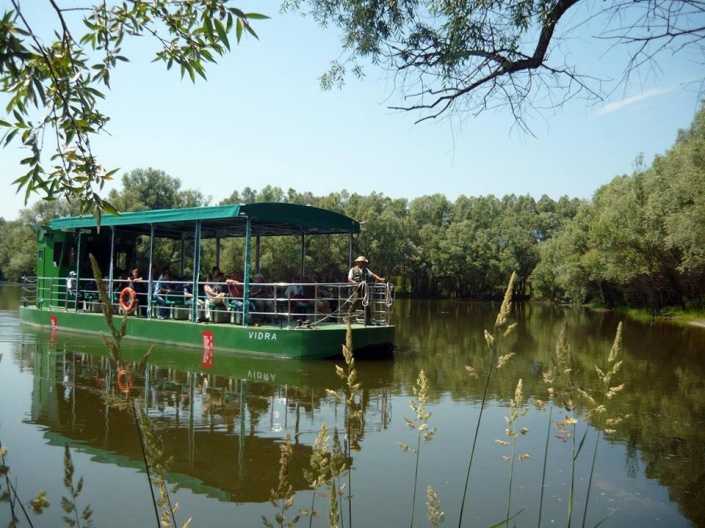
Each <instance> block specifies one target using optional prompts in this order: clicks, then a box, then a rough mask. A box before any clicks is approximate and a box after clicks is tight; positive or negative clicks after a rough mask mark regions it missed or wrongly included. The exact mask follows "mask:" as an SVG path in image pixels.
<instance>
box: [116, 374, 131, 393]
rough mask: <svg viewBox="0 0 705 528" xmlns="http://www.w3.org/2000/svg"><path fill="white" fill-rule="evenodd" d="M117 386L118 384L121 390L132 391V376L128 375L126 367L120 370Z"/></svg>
mask: <svg viewBox="0 0 705 528" xmlns="http://www.w3.org/2000/svg"><path fill="white" fill-rule="evenodd" d="M117 386H118V389H120V392H124V393H125V394H127V393H128V392H130V389H131V388H132V382H131V381H130V378H129V377H128V376H127V372H126V371H125V369H120V370H119V371H118V375H117Z"/></svg>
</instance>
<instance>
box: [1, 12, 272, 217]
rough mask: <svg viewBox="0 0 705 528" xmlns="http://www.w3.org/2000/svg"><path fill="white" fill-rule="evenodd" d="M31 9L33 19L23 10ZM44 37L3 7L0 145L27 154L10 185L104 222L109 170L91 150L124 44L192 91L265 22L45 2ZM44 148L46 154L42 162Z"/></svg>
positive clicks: (250, 16) (236, 15) (237, 15)
mask: <svg viewBox="0 0 705 528" xmlns="http://www.w3.org/2000/svg"><path fill="white" fill-rule="evenodd" d="M33 8H34V9H37V8H36V7H34V6H33ZM44 9H46V10H50V12H51V14H52V15H53V16H54V25H55V27H54V28H52V30H53V31H51V32H49V34H48V36H47V35H44V34H41V33H40V32H39V30H38V29H37V27H35V26H36V25H35V24H33V23H32V21H31V20H30V18H31V17H30V16H29V11H30V8H26V7H25V5H24V4H23V2H22V1H21V0H10V8H9V9H8V8H5V10H4V12H3V14H2V17H1V18H0V90H2V92H4V93H5V94H7V95H8V97H9V102H8V103H7V105H6V108H5V115H0V128H2V129H4V134H3V136H2V145H3V146H5V147H7V146H8V145H15V144H19V145H21V146H22V147H24V148H25V149H26V150H27V153H28V154H27V156H26V157H25V158H24V159H23V160H22V165H23V166H24V167H25V169H26V172H25V173H24V174H20V175H18V177H17V179H16V180H15V181H14V183H15V185H17V187H18V189H19V190H22V191H24V193H25V200H28V199H29V197H30V196H31V195H32V193H39V194H40V195H41V196H43V197H45V198H48V199H53V198H57V197H60V196H64V197H66V198H68V199H70V200H76V201H77V203H78V204H79V206H80V210H81V212H93V213H94V214H95V215H96V216H98V217H99V216H100V212H101V210H107V211H112V212H114V210H115V209H114V207H113V206H112V205H111V204H110V203H109V202H107V201H105V200H104V198H103V196H102V195H101V194H102V189H103V186H104V184H105V182H106V181H108V180H110V179H111V178H112V176H113V175H114V174H115V172H116V169H108V168H105V167H103V166H102V165H101V163H100V161H99V158H98V155H97V153H96V152H94V149H93V146H92V144H91V140H92V138H93V137H95V135H96V134H99V133H101V132H103V131H104V129H105V128H106V125H107V123H108V121H109V116H107V115H105V114H103V113H102V112H101V110H100V106H99V102H100V100H101V99H103V98H104V91H105V90H106V89H109V88H110V80H111V77H112V75H113V73H114V72H115V68H116V66H117V64H118V63H119V62H124V61H127V60H128V58H127V57H126V56H125V55H123V52H122V47H123V44H124V42H125V41H126V40H127V39H129V38H138V37H149V38H152V39H153V41H154V42H155V43H156V44H157V46H158V49H157V51H156V54H155V57H154V60H155V61H159V62H163V63H164V64H165V65H166V67H167V69H170V68H172V67H174V66H177V67H178V69H179V70H180V73H181V76H182V77H183V76H188V77H189V78H190V79H191V80H192V81H195V80H196V77H202V78H204V79H205V78H206V65H207V64H208V63H213V62H215V61H216V58H217V57H219V56H222V55H223V54H225V53H226V52H228V51H229V50H230V46H231V39H234V40H235V41H237V42H239V41H240V39H241V37H242V35H243V33H246V32H247V33H250V34H251V35H253V36H255V37H256V34H255V32H254V30H253V29H252V27H251V21H252V20H259V19H263V18H266V17H265V16H263V15H260V14H257V13H245V12H243V11H241V10H240V9H238V8H236V7H231V5H230V3H229V2H228V0H193V1H188V2H174V1H171V0H150V1H144V2H122V3H113V2H96V3H95V4H94V5H90V4H89V5H85V6H80V7H60V6H59V5H58V4H57V3H56V2H54V1H49V2H46V6H45V8H44ZM45 141H48V143H49V144H50V145H55V147H51V149H53V152H52V153H51V154H49V155H47V154H46V153H45V152H44V151H45V143H44V142H45Z"/></svg>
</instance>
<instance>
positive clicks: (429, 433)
mask: <svg viewBox="0 0 705 528" xmlns="http://www.w3.org/2000/svg"><path fill="white" fill-rule="evenodd" d="M413 393H414V396H416V398H417V400H413V399H412V400H411V401H410V402H409V406H410V407H411V410H412V411H414V412H415V413H416V418H415V419H414V420H411V419H409V418H404V422H405V423H406V425H407V427H408V428H409V429H411V430H412V431H415V432H416V447H415V448H414V447H411V446H410V445H409V444H407V443H404V442H398V444H399V446H400V447H401V448H402V450H403V451H404V452H405V453H407V452H411V453H413V454H414V455H415V459H416V460H415V464H414V491H413V493H412V498H411V521H410V522H409V528H413V526H414V513H415V511H416V490H417V487H418V482H419V459H420V458H421V456H420V455H421V442H422V441H423V442H424V443H425V444H426V443H428V442H430V441H431V440H433V435H434V434H435V432H436V429H435V428H433V429H429V427H428V421H429V419H430V418H431V413H430V412H428V411H427V410H426V406H427V405H428V379H427V378H426V374H425V373H424V371H423V370H421V372H419V377H418V378H417V379H416V385H415V386H414V387H413ZM427 493H429V494H432V500H431V504H432V506H431V507H433V508H436V507H437V506H438V507H440V501H438V497H437V496H436V495H435V492H433V488H431V487H430V486H429V488H428V490H427ZM431 507H429V509H431Z"/></svg>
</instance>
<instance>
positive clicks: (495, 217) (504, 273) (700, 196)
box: [0, 109, 705, 316]
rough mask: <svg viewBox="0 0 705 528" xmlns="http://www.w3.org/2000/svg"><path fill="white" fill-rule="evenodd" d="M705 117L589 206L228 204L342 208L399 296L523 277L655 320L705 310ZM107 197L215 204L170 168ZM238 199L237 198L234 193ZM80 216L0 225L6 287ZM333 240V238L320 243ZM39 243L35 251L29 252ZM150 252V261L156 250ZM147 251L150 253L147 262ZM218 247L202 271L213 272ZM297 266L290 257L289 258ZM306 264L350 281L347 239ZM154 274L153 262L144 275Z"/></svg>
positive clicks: (26, 218)
mask: <svg viewBox="0 0 705 528" xmlns="http://www.w3.org/2000/svg"><path fill="white" fill-rule="evenodd" d="M703 160H705V109H701V110H700V112H699V113H698V114H697V116H696V118H695V120H694V122H693V124H692V125H691V127H690V128H689V129H687V130H681V131H680V132H679V133H678V136H677V139H676V141H675V143H674V145H673V147H672V148H671V149H670V150H668V151H667V152H666V153H665V154H664V155H663V156H659V157H657V158H656V159H655V160H654V161H653V163H651V164H650V165H647V164H646V163H645V162H644V160H637V166H636V168H635V171H634V172H633V174H631V175H622V176H617V177H615V178H614V179H613V180H612V181H611V182H610V183H609V184H606V185H604V186H602V187H601V188H599V189H598V190H597V191H596V192H595V194H594V196H593V198H592V199H591V200H579V199H576V198H569V197H567V196H564V197H561V198H559V199H557V200H555V199H552V198H550V197H548V196H542V197H541V198H540V199H538V200H536V199H535V198H533V197H531V196H515V195H507V196H504V197H502V198H498V197H495V196H492V195H489V196H483V197H467V196H462V195H461V196H460V197H458V198H457V199H456V200H455V201H454V202H451V201H450V200H448V199H447V198H445V197H444V196H442V195H440V194H435V195H430V196H422V197H419V198H415V199H412V200H407V199H393V198H389V197H385V196H383V195H378V194H374V193H373V194H372V195H369V196H362V195H358V194H355V193H350V192H348V191H345V190H343V191H341V192H338V193H332V194H330V195H328V196H314V195H313V194H311V193H298V192H296V191H295V190H294V189H289V190H288V191H284V190H282V189H280V188H278V187H270V186H265V187H264V188H263V189H262V190H261V191H255V190H253V189H251V188H249V187H246V188H245V189H243V190H242V191H237V190H235V191H232V192H231V194H230V195H229V196H228V197H227V198H225V199H224V200H222V201H220V202H219V203H222V204H225V203H241V202H255V201H260V202H262V201H273V202H296V203H306V204H310V205H314V206H320V207H324V208H329V209H334V210H336V211H340V212H342V213H344V214H347V215H349V216H351V217H353V218H355V219H357V220H359V221H361V222H362V223H363V229H362V232H361V233H360V235H359V236H358V237H357V239H356V242H355V244H356V247H355V248H354V252H355V253H356V254H357V253H361V254H365V255H366V256H367V257H368V258H369V259H370V260H371V263H370V268H371V269H373V270H374V271H375V272H378V273H382V274H384V276H386V277H389V278H390V279H391V280H392V281H393V282H394V283H395V284H396V286H397V292H398V294H401V295H409V296H414V297H424V298H435V297H453V298H461V299H501V297H502V295H503V292H504V285H505V284H506V281H507V278H508V277H509V276H510V275H511V273H512V272H514V271H516V273H517V280H516V283H515V290H514V297H515V299H528V298H531V299H547V300H550V301H552V302H565V303H576V304H591V305H593V306H600V307H605V308H609V309H612V308H616V307H623V308H630V309H643V310H646V312H647V313H648V314H649V315H650V316H659V315H662V314H664V313H666V314H668V313H671V311H672V310H671V307H674V308H677V309H679V310H681V311H686V310H702V308H703V302H704V300H705V280H704V279H705V251H703V248H702V243H701V242H702V240H705V161H703ZM122 183H123V187H122V189H121V190H120V191H115V190H114V191H112V192H111V195H110V197H109V200H110V202H111V203H112V204H114V205H115V206H116V207H117V208H118V209H119V210H122V211H135V210H144V209H160V208H175V207H189V206H198V205H206V204H211V202H212V200H211V199H210V198H208V197H205V196H203V195H202V194H201V193H200V192H199V191H196V190H183V189H181V182H180V181H179V180H178V179H175V178H172V177H170V176H168V175H167V174H165V173H164V172H162V171H159V170H154V169H146V170H145V169H137V170H134V171H132V172H131V173H129V174H126V175H125V176H123V179H122ZM226 192H227V190H226ZM75 213H76V208H75V207H74V206H71V205H69V204H67V203H65V202H62V201H54V202H40V203H38V204H35V205H34V206H32V207H30V208H28V209H25V210H23V211H22V212H21V214H20V218H19V219H17V220H12V221H6V220H3V219H0V270H2V273H3V274H4V276H5V277H6V278H8V279H11V280H14V279H17V278H18V277H20V276H21V275H22V274H32V273H33V267H34V261H35V247H34V245H33V244H32V243H31V241H32V240H34V238H35V233H34V231H33V230H32V227H30V226H32V225H41V224H45V223H47V222H48V221H49V220H50V219H51V218H52V217H54V216H63V215H71V214H75ZM319 238H321V239H323V238H325V237H319ZM28 241H29V243H28ZM292 244H293V243H292V242H291V241H285V240H278V239H272V240H266V241H263V244H262V251H263V253H262V258H261V266H262V269H263V272H264V273H265V276H266V277H269V278H271V279H272V280H288V279H290V278H291V277H295V276H297V273H298V271H297V270H298V260H297V258H296V255H297V249H296V248H295V247H294V246H293V245H292ZM145 252H146V250H145ZM145 254H146V253H145ZM219 254H220V265H221V267H223V268H224V269H226V270H234V269H241V268H242V254H243V253H242V243H241V242H239V241H229V242H227V243H225V244H223V245H222V246H221V248H220V253H219ZM156 255H157V259H158V262H159V263H160V264H167V263H174V264H175V263H177V262H178V261H179V258H180V257H179V255H180V253H179V248H177V247H176V246H171V245H162V246H160V247H159V248H158V251H157V253H156ZM215 255H216V251H215V248H214V247H210V248H207V250H206V254H205V255H204V258H203V263H204V265H211V264H212V263H214V259H215ZM287 255H291V258H286V256H287ZM307 255H308V256H307V258H308V259H309V261H308V262H307V267H308V268H309V269H315V270H316V271H317V273H318V274H319V276H321V277H323V278H324V279H325V280H328V281H338V280H341V279H342V278H343V277H344V274H345V273H346V271H347V263H348V246H347V242H346V241H333V240H327V239H326V240H316V241H311V247H309V248H308V251H307ZM141 265H142V266H143V267H144V269H145V270H146V269H147V261H146V257H145V260H144V262H143V263H142V264H141Z"/></svg>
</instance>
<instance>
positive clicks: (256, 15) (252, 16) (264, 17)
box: [245, 13, 270, 20]
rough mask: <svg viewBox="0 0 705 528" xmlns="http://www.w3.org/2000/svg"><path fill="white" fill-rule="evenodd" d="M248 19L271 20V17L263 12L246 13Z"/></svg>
mask: <svg viewBox="0 0 705 528" xmlns="http://www.w3.org/2000/svg"><path fill="white" fill-rule="evenodd" d="M245 17H247V19H248V20H269V18H270V17H268V16H267V15H263V14H261V13H247V14H246V15H245Z"/></svg>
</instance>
